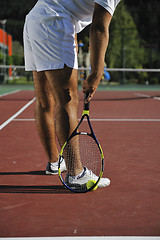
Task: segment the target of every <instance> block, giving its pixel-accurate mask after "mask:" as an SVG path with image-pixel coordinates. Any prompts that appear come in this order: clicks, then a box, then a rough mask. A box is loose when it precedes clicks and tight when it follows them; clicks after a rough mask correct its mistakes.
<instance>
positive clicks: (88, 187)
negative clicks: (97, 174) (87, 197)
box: [86, 180, 98, 191]
mask: <svg viewBox="0 0 160 240" xmlns="http://www.w3.org/2000/svg"><path fill="white" fill-rule="evenodd" d="M95 183H96V181H95V180H88V182H87V183H86V186H87V189H90V188H91V187H92V186H93V185H94V184H95ZM97 188H98V184H97V186H95V187H94V188H93V189H92V191H95V190H96V189H97Z"/></svg>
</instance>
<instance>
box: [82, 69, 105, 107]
mask: <svg viewBox="0 0 160 240" xmlns="http://www.w3.org/2000/svg"><path fill="white" fill-rule="evenodd" d="M102 74H103V73H102ZM102 74H100V75H99V76H98V77H97V76H95V74H93V73H91V74H90V75H89V76H88V78H87V79H85V80H83V84H82V90H83V93H89V95H88V98H87V99H86V101H85V103H88V102H89V101H91V99H92V98H93V95H94V94H95V92H96V89H97V87H98V84H99V82H100V80H101V77H102Z"/></svg>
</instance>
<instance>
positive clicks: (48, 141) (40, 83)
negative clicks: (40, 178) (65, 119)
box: [33, 72, 58, 162]
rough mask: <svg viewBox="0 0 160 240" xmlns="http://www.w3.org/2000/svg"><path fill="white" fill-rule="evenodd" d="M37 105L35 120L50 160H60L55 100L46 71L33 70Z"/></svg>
mask: <svg viewBox="0 0 160 240" xmlns="http://www.w3.org/2000/svg"><path fill="white" fill-rule="evenodd" d="M33 78H34V85H35V93H36V106H35V121H36V127H37V131H38V134H39V136H40V139H41V142H42V144H43V146H44V149H45V151H46V154H47V156H48V159H49V161H50V162H56V161H57V160H58V149H57V145H56V135H55V124H54V109H55V100H54V97H53V94H52V91H51V88H50V86H49V83H48V81H47V79H46V76H45V74H44V72H33Z"/></svg>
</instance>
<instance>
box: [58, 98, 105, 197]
mask: <svg viewBox="0 0 160 240" xmlns="http://www.w3.org/2000/svg"><path fill="white" fill-rule="evenodd" d="M85 99H87V94H86V95H85ZM85 99H84V110H83V114H82V117H81V119H80V121H79V123H78V125H77V127H76V128H75V130H74V131H73V132H72V134H71V135H70V137H69V138H68V139H67V141H66V142H65V143H64V145H63V147H62V148H61V151H60V153H59V161H58V174H59V178H60V180H61V182H62V183H63V185H64V186H65V187H66V188H67V189H69V190H70V191H72V192H78V193H85V192H88V191H91V190H93V189H94V188H95V187H96V186H97V185H98V183H99V181H100V179H101V178H102V175H103V171H104V154H103V150H102V147H101V145H100V144H99V142H98V140H97V138H96V136H95V134H94V132H93V129H92V126H91V122H90V119H89V103H85ZM85 117H86V119H87V122H88V125H89V128H90V131H91V133H88V132H77V130H78V128H79V126H80V125H81V123H82V122H83V120H84V118H85ZM81 134H86V135H89V136H90V137H92V138H93V139H94V140H95V142H96V144H97V146H98V148H99V151H100V155H101V170H100V174H99V177H98V179H97V181H96V183H95V184H94V185H93V186H92V187H90V188H87V187H86V188H85V189H84V190H81V191H80V190H77V189H73V188H71V187H70V186H68V185H67V184H66V182H65V181H64V180H63V177H62V175H61V170H60V162H61V161H60V160H61V158H63V150H64V148H65V146H66V145H67V143H68V142H69V141H70V139H71V138H73V137H74V136H76V135H81Z"/></svg>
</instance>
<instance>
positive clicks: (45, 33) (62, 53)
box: [23, 17, 78, 71]
mask: <svg viewBox="0 0 160 240" xmlns="http://www.w3.org/2000/svg"><path fill="white" fill-rule="evenodd" d="M74 29H75V28H74V25H73V23H72V22H71V20H70V19H65V18H59V17H53V21H52V22H49V23H47V22H45V21H44V22H40V21H37V20H35V19H32V20H31V19H28V18H27V17H26V21H25V25H24V32H23V37H24V54H25V70H26V71H45V70H52V69H62V68H63V67H64V64H66V65H67V66H68V67H71V68H75V69H78V62H77V51H76V44H75V31H74Z"/></svg>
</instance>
